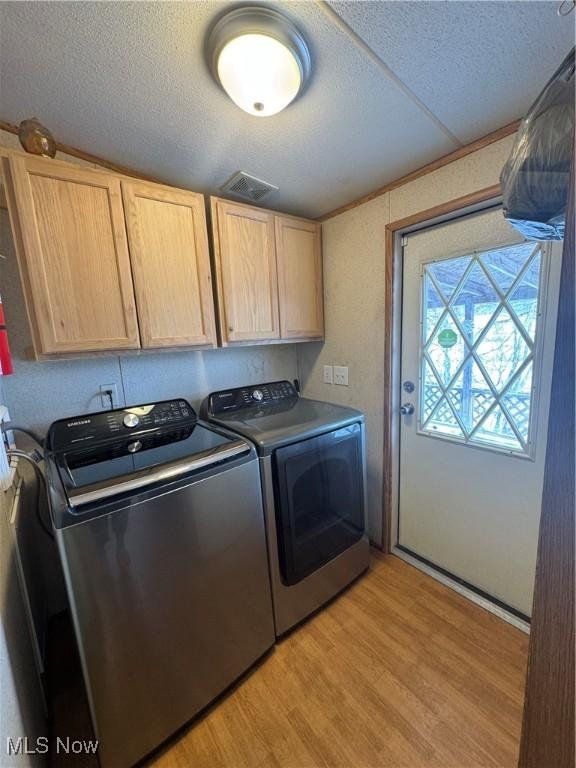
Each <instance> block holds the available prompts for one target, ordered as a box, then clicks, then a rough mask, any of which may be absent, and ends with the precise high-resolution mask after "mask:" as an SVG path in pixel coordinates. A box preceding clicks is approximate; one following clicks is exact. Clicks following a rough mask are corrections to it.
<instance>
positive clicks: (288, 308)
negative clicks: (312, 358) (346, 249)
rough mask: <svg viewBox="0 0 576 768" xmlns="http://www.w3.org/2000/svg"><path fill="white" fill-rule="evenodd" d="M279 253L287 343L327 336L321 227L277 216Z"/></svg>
mask: <svg viewBox="0 0 576 768" xmlns="http://www.w3.org/2000/svg"><path fill="white" fill-rule="evenodd" d="M276 253H277V256H278V289H279V294H280V328H281V331H282V338H283V339H321V338H322V337H323V336H324V299H323V293H322V248H321V244H320V224H316V223H315V222H313V221H306V220H305V219H295V218H293V217H291V216H276Z"/></svg>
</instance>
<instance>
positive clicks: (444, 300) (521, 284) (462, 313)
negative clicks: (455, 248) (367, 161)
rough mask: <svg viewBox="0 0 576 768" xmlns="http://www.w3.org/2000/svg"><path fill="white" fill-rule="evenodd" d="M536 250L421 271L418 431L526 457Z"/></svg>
mask: <svg viewBox="0 0 576 768" xmlns="http://www.w3.org/2000/svg"><path fill="white" fill-rule="evenodd" d="M541 271H542V248H541V246H540V245H539V244H535V243H520V244H517V245H512V246H507V247H505V248H499V249H496V250H491V251H485V252H482V253H474V254H472V255H467V256H460V257H457V258H454V259H444V260H442V261H435V262H431V263H429V264H425V265H424V273H423V296H422V305H423V312H422V315H423V316H422V346H421V350H422V351H421V361H420V363H421V369H420V376H421V390H420V397H421V402H420V424H419V428H420V431H422V432H426V433H429V434H434V435H438V436H440V435H441V436H444V437H446V438H449V439H456V440H458V441H461V442H465V443H471V444H476V445H483V446H487V447H492V448H498V449H500V450H506V451H512V452H514V453H521V454H529V453H530V441H531V438H530V435H531V428H530V418H531V411H532V392H533V382H532V378H533V368H534V354H535V345H536V333H537V324H538V323H537V321H538V307H539V298H540V284H541V279H540V276H541Z"/></svg>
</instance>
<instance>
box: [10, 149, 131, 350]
mask: <svg viewBox="0 0 576 768" xmlns="http://www.w3.org/2000/svg"><path fill="white" fill-rule="evenodd" d="M10 178H11V181H12V187H13V196H12V195H10V196H9V199H10V202H11V205H10V208H11V211H10V214H11V218H12V222H13V226H14V230H15V232H17V233H18V237H17V238H16V241H17V242H18V243H21V248H19V249H18V256H19V264H20V270H21V273H22V281H23V284H24V287H25V293H26V300H27V306H28V310H29V314H30V317H31V320H32V328H33V334H34V344H35V348H36V352H37V353H38V354H41V355H42V354H48V355H49V354H54V353H61V352H91V351H97V350H108V349H130V348H135V347H139V346H140V341H139V335H138V324H137V319H136V306H135V301H134V290H133V287H132V273H131V270H130V258H129V255H128V244H127V241H126V230H125V227H124V210H123V207H122V195H121V190H120V180H119V179H117V178H115V177H114V176H109V175H108V174H106V173H99V172H97V171H91V170H86V169H84V168H71V167H69V166H65V165H61V164H59V163H56V162H55V163H51V162H49V161H46V160H43V159H40V158H35V157H16V156H14V157H11V158H10Z"/></svg>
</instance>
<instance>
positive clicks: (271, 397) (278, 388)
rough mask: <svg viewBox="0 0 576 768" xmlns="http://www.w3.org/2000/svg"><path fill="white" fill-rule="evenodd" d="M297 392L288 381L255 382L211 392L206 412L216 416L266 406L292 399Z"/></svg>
mask: <svg viewBox="0 0 576 768" xmlns="http://www.w3.org/2000/svg"><path fill="white" fill-rule="evenodd" d="M297 397H298V393H297V392H296V389H295V387H294V385H293V384H291V383H290V382H289V381H272V382H270V383H268V384H257V385H256V386H254V387H239V388H237V389H225V390H222V391H220V392H212V394H211V395H210V396H209V398H208V413H209V415H211V416H217V415H218V414H222V413H233V412H234V411H240V410H242V409H244V408H254V406H267V405H272V404H274V403H278V402H280V401H282V400H294V399H296V398H297Z"/></svg>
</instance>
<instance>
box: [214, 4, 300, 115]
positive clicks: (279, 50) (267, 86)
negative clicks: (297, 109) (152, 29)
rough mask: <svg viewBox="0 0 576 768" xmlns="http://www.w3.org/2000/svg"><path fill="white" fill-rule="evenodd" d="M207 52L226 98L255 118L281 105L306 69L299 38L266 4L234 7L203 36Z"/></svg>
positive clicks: (289, 98)
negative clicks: (207, 35)
mask: <svg viewBox="0 0 576 768" xmlns="http://www.w3.org/2000/svg"><path fill="white" fill-rule="evenodd" d="M207 54H208V60H209V64H210V66H211V69H212V72H213V74H214V76H215V77H216V80H217V81H218V83H219V84H220V85H221V86H222V88H223V89H224V90H225V91H226V93H227V94H228V96H230V98H231V99H232V101H233V102H234V103H235V104H237V105H238V106H239V107H240V108H241V109H243V110H244V111H245V112H248V113H249V114H251V115H256V116H258V117H268V116H270V115H275V114H277V113H278V112H280V111H281V110H283V109H284V108H285V107H287V106H288V104H290V102H291V101H293V100H294V99H295V98H296V96H298V94H299V93H300V92H301V90H302V88H303V86H304V84H305V82H306V80H307V78H308V76H309V73H310V53H309V51H308V47H307V45H306V43H305V41H304V39H303V37H302V36H301V35H300V33H299V31H298V30H297V29H296V28H295V27H294V25H293V24H292V22H291V21H289V20H288V19H286V18H285V17H284V16H282V15H281V14H279V13H278V12H277V11H273V10H271V9H269V8H263V7H256V8H254V7H248V8H240V9H236V10H235V11H232V12H231V13H228V14H226V15H225V16H224V17H223V18H221V19H219V20H218V21H217V22H216V24H215V25H214V27H213V28H212V31H211V32H210V35H209V37H208V41H207Z"/></svg>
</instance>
